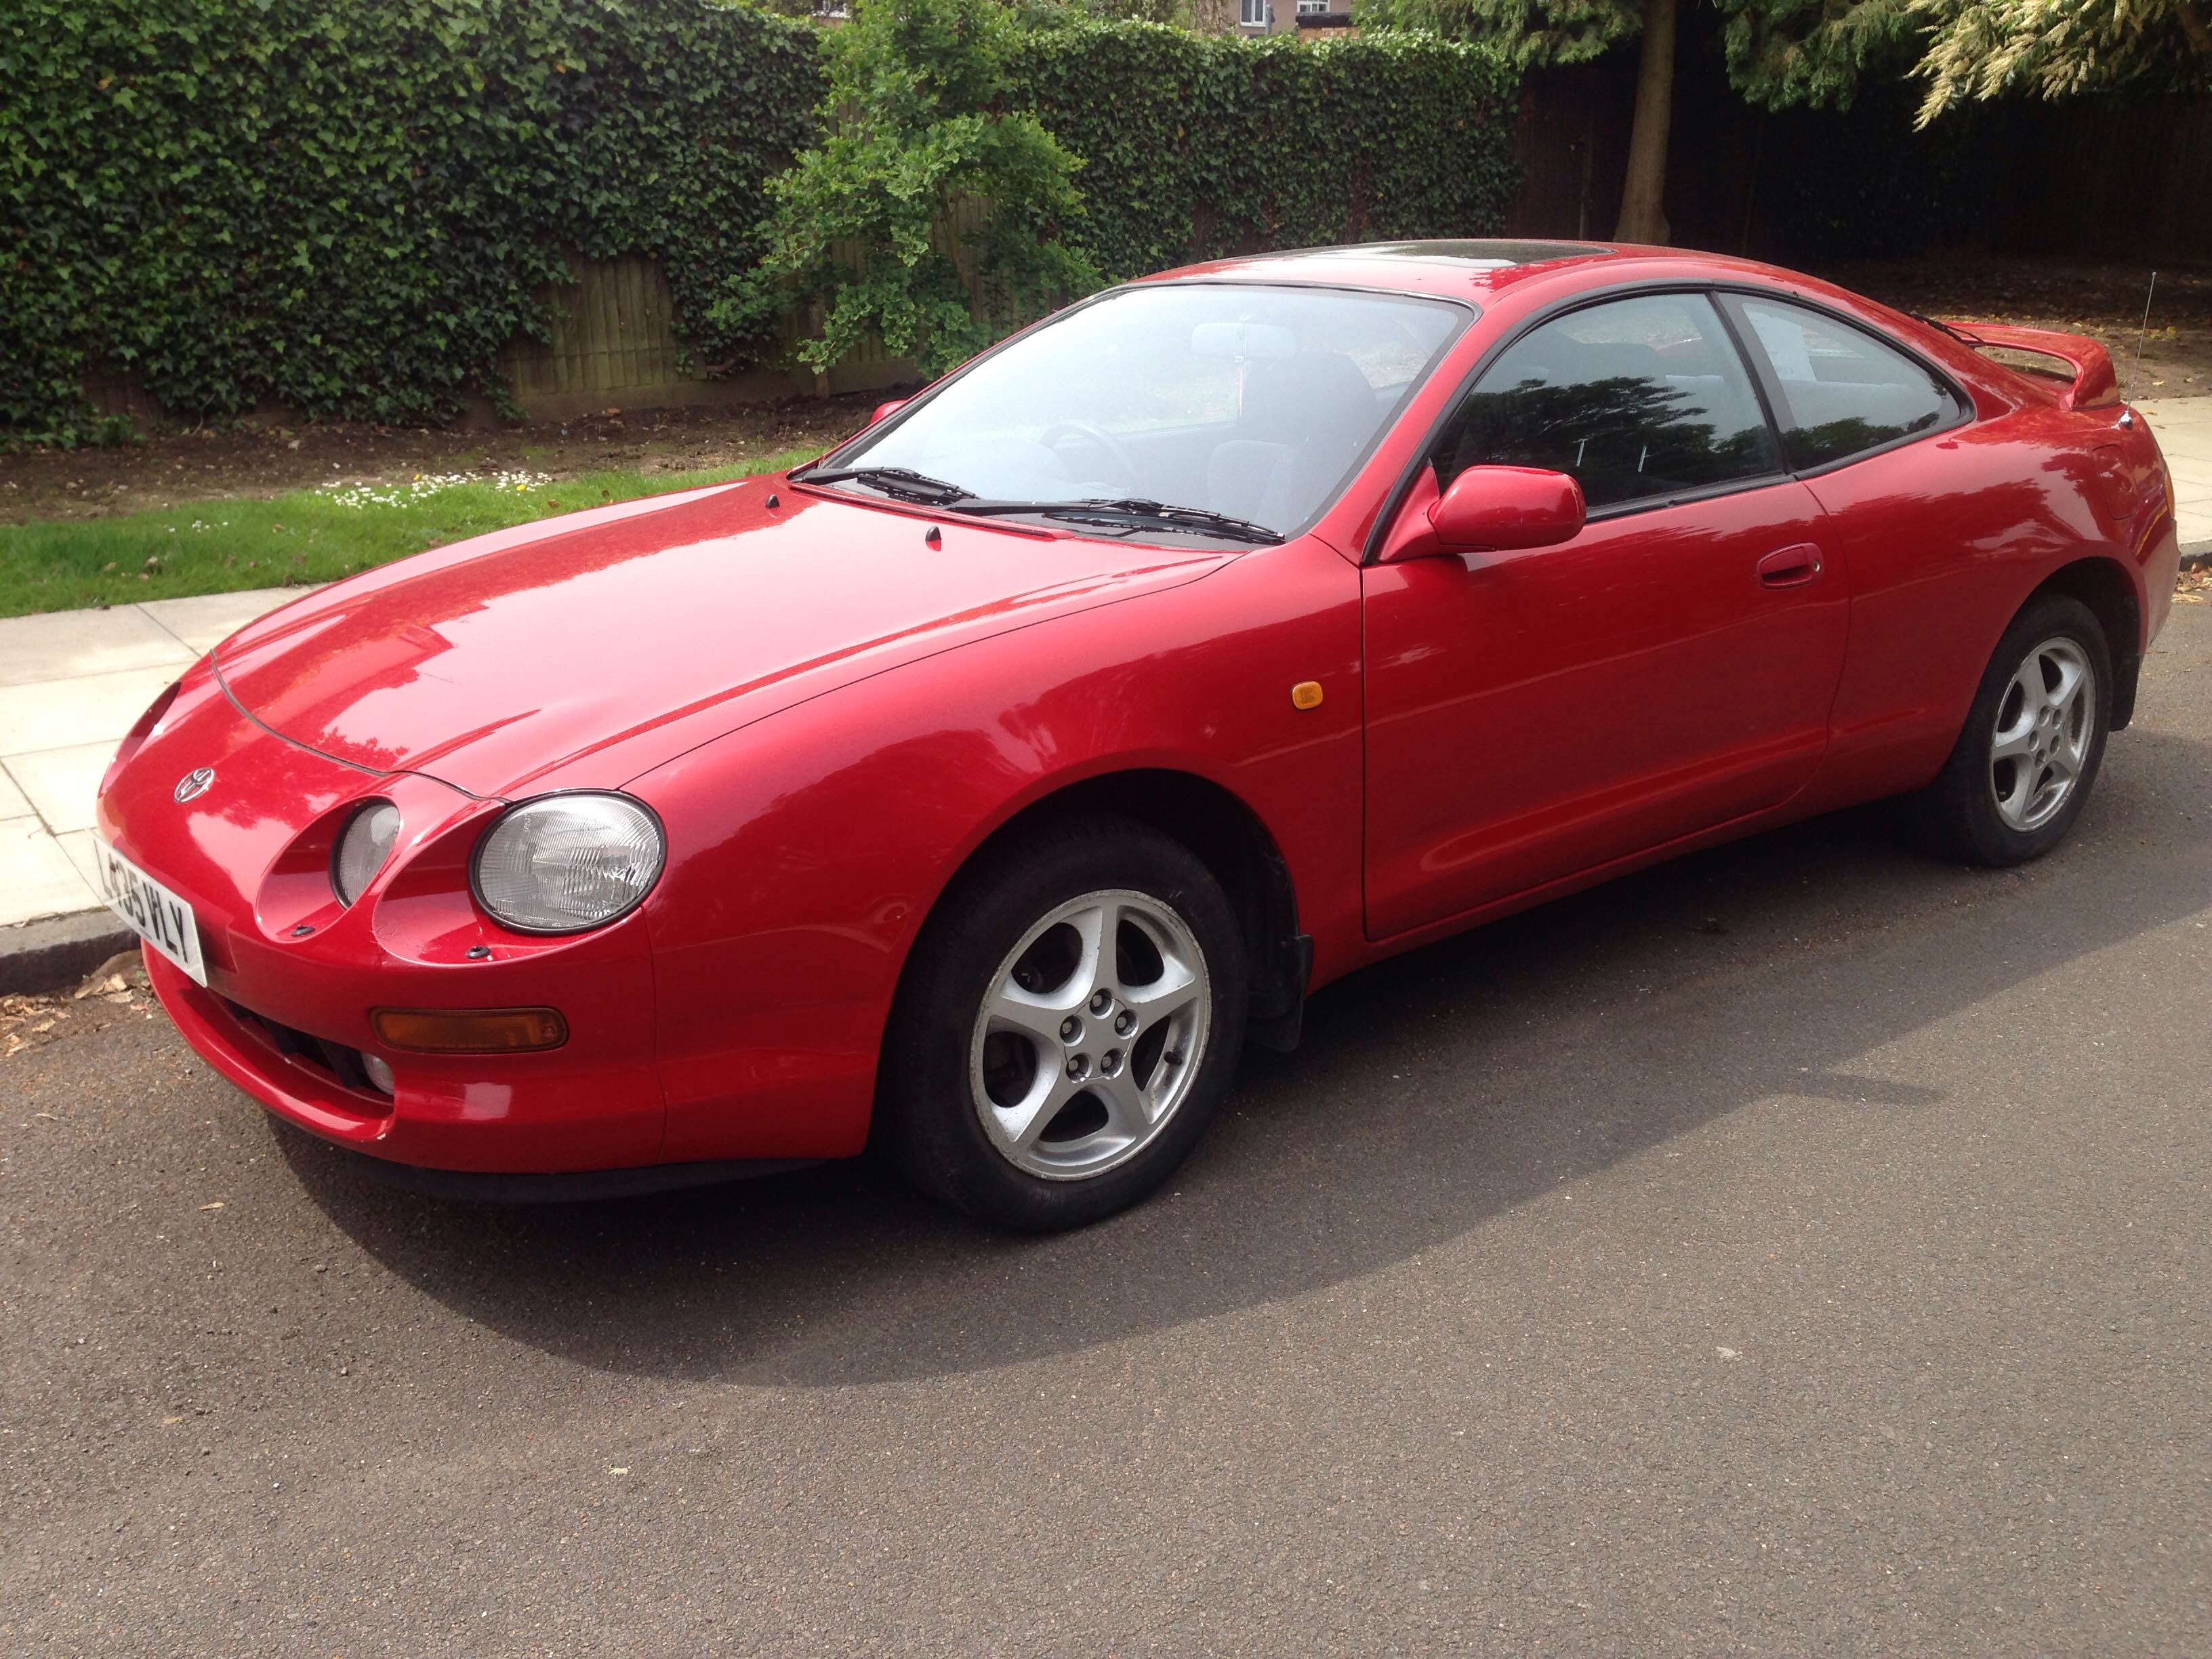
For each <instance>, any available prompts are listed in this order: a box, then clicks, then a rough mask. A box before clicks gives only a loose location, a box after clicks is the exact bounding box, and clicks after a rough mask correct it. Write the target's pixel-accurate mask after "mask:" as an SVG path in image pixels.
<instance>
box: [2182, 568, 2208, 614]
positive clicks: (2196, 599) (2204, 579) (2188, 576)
mask: <svg viewBox="0 0 2212 1659" xmlns="http://www.w3.org/2000/svg"><path fill="white" fill-rule="evenodd" d="M2173 598H2174V602H2175V603H2176V604H2179V605H2203V604H2204V603H2205V602H2206V601H2207V600H2212V564H2197V565H2188V566H2185V567H2184V568H2183V569H2182V572H2181V574H2180V575H2179V577H2178V578H2177V579H2176V580H2175V581H2174V584H2173Z"/></svg>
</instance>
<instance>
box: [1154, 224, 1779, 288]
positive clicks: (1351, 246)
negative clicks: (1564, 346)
mask: <svg viewBox="0 0 2212 1659" xmlns="http://www.w3.org/2000/svg"><path fill="white" fill-rule="evenodd" d="M1644 276H1649V277H1667V278H1674V279H1680V278H1685V277H1687V278H1691V279H1698V278H1724V277H1729V276H1736V277H1741V276H1754V277H1764V278H1766V279H1768V280H1773V279H1777V278H1779V279H1781V280H1783V281H1785V282H1793V283H1802V282H1803V281H1804V280H1805V279H1804V278H1802V277H1801V276H1797V275H1796V273H1794V272H1791V271H1785V270H1779V269H1778V268H1777V267H1775V266H1772V265H1765V264H1756V263H1754V262H1753V261H1751V260H1748V259H1736V258H1729V257H1727V256H1726V255H1722V254H1711V253H1697V252H1691V251H1690V250H1687V249H1685V248H1676V247H1650V246H1643V245H1640V244H1638V243H1632V242H1568V241H1541V240H1512V239H1507V238H1498V239H1489V238H1472V237H1470V238H1461V239H1456V240H1431V241H1401V242H1354V243H1346V244H1345V245H1343V246H1337V247H1308V248H1293V249H1290V250H1287V251H1285V252H1279V253H1255V254H1248V255H1242V256H1238V257H1235V258H1226V259H1209V260H1206V261H1204V262H1202V263H1200V264H1192V265H1183V266H1182V267H1180V268H1178V269H1176V270H1164V271H1162V272H1160V273H1159V274H1158V276H1148V277H1146V278H1145V279H1144V280H1145V281H1146V282H1148V283H1173V282H1223V281H1231V282H1234V281H1244V282H1252V283H1312V284H1316V285H1323V286H1328V287H1331V288H1371V289H1378V290H1382V291H1384V292H1389V293H1395V294H1435V295H1443V296H1445V297H1447V298H1450V299H1462V300H1467V299H1471V300H1474V301H1478V302H1479V301H1481V300H1482V299H1483V298H1485V297H1486V296H1488V295H1495V294H1498V293H1500V292H1502V291H1504V289H1508V288H1511V287H1516V286H1518V285H1520V284H1522V283H1529V282H1532V281H1545V282H1546V285H1547V286H1549V285H1551V281H1550V280H1547V279H1553V280H1557V281H1558V283H1559V286H1563V287H1571V288H1596V287H1603V286H1609V285H1610V284H1612V283H1616V282H1626V281H1630V280H1632V279H1634V278H1637V277H1644Z"/></svg>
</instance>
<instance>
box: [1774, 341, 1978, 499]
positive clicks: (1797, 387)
mask: <svg viewBox="0 0 2212 1659" xmlns="http://www.w3.org/2000/svg"><path fill="white" fill-rule="evenodd" d="M1737 303H1738V304H1740V305H1741V307H1742V308H1743V319H1744V321H1745V322H1747V324H1749V325H1750V329H1749V333H1750V336H1751V337H1752V338H1753V340H1755V341H1756V342H1757V343H1758V349H1759V351H1760V352H1762V353H1763V354H1764V355H1765V358H1766V361H1767V363H1768V365H1769V367H1771V368H1772V369H1773V371H1774V380H1775V381H1776V383H1777V385H1778V386H1779V388H1780V390H1781V393H1782V401H1783V404H1784V408H1782V409H1781V410H1777V411H1776V412H1777V414H1778V415H1779V416H1781V418H1782V423H1783V434H1782V440H1783V443H1784V446H1785V447H1787V449H1788V451H1789V455H1790V465H1791V466H1792V467H1794V468H1796V469H1798V470H1800V471H1802V470H1805V469H1808V468H1811V467H1816V466H1826V465H1829V464H1830V463H1832V462H1835V461H1840V460H1844V459H1848V458H1849V457H1850V456H1853V455H1857V454H1862V453H1864V452H1866V451H1867V450H1869V449H1879V448H1881V447H1882V446H1883V445H1884V444H1892V443H1895V442H1896V441H1898V440H1899V439H1900V438H1905V437H1909V436H1911V435H1912V434H1913V433H1916V432H1926V431H1929V430H1932V429H1933V428H1936V427H1939V426H1942V425H1944V424H1946V423H1947V422H1948V421H1949V420H1950V418H1951V416H1952V415H1953V413H1954V411H1955V408H1956V405H1954V404H1953V402H1952V400H1951V394H1950V392H1948V391H1947V390H1946V389H1945V388H1944V387H1943V386H1942V384H1941V383H1940V382H1938V381H1937V380H1936V377H1935V376H1934V375H1932V374H1929V372H1928V371H1927V370H1926V369H1924V368H1921V366H1920V365H1919V364H1918V363H1917V362H1913V361H1912V359H1911V358H1910V357H1908V356H1905V354H1904V353H1903V352H1901V351H1899V350H1897V349H1894V348H1893V347H1890V346H1887V345H1884V344H1882V343H1881V342H1880V341H1878V340H1876V339H1875V338H1874V337H1873V336H1871V335H1869V334H1863V333H1861V332H1860V331H1858V330H1857V329H1855V328H1851V327H1850V326H1848V325H1844V324H1842V323H1838V322H1832V321H1831V320H1830V319H1827V318H1826V317H1823V316H1822V315H1821V314H1820V313H1819V312H1817V311H1808V310H1806V309H1805V308H1804V307H1802V306H1793V305H1785V304H1783V303H1781V302H1780V301H1772V300H1741V301H1738V302H1737Z"/></svg>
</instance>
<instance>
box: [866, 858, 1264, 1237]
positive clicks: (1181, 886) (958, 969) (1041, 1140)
mask: <svg viewBox="0 0 2212 1659" xmlns="http://www.w3.org/2000/svg"><path fill="white" fill-rule="evenodd" d="M1245 986H1246V981H1245V963H1244V948H1243V939H1242V937H1241V935H1240V933H1239V931H1238V929H1237V924H1236V920H1235V917H1234V915H1233V913H1232V911H1231V908H1230V905H1229V902H1228V900H1227V898H1226V897H1225V896H1224V894H1223V893H1222V891H1221V888H1220V886H1219V884H1218V883H1217V882H1216V881H1215V880H1214V879H1213V877H1212V874H1211V873H1210V872H1208V871H1207V870H1206V866H1205V865H1204V864H1202V863H1201V862H1200V860H1198V859H1197V858H1196V857H1195V856H1194V854H1192V853H1191V852H1190V851H1189V850H1188V848H1184V847H1183V846H1182V844H1181V843H1179V842H1175V841H1173V840H1170V838H1169V837H1167V836H1163V835H1161V834H1159V833H1158V831H1156V830H1153V829H1149V828H1147V827H1146V826H1144V825H1141V824H1138V823H1132V822H1129V821H1127V820H1125V819H1120V818H1109V819H1106V820H1103V821H1092V822H1090V823H1082V824H1075V823H1069V824H1063V825H1058V826H1054V828H1052V829H1048V830H1046V831H1044V832H1042V833H1040V834H1038V835H1036V836H1032V837H1030V839H1028V840H1026V841H1024V842H1021V843H1019V844H1018V846H1016V847H1015V848H1013V849H1012V851H1011V853H1010V854H1007V855H1006V857H1004V858H995V857H994V858H989V859H987V860H979V861H978V862H977V864H976V865H975V866H971V868H970V869H969V870H968V871H965V872H963V873H962V875H961V877H960V878H958V879H957V880H956V881H955V882H954V884H952V886H951V888H950V889H948V890H947V891H946V894H945V898H944V900H943V901H942V902H940V903H939V906H938V908H937V910H936V911H935V912H934V913H933V915H932V916H931V919H930V921H929V923H928V925H927V927H925V928H924V929H923V932H922V935H921V939H919V940H917V941H916V943H915V957H914V960H913V963H912V964H911V965H910V967H909V969H908V975H907V978H906V981H905V982H903V983H902V986H901V987H900V991H899V996H898V1000H897V1003H896V1006H895V1007H894V1009H893V1012H892V1016H891V1023H890V1029H889V1030H888V1031H887V1032H886V1034H885V1040H884V1055H883V1063H882V1069H881V1073H880V1080H879V1083H878V1090H877V1103H876V1132H875V1139H876V1141H877V1144H878V1146H880V1147H881V1148H882V1149H883V1150H884V1152H886V1153H888V1154H889V1155H890V1158H892V1160H893V1161H894V1162H895V1163H896V1164H897V1165H898V1166H899V1167H900V1168H901V1169H902V1170H903V1171H904V1172H905V1173H906V1174H907V1175H908V1177H909V1178H911V1179H912V1180H913V1181H914V1182H915V1183H916V1184H917V1185H919V1186H921V1188H924V1189H925V1190H926V1191H928V1192H930V1193H933V1194H935V1195H936V1196H938V1197H939V1198H941V1199H943V1200H945V1201H946V1202H948V1203H950V1204H952V1205H954V1206H957V1207H958V1208H960V1209H962V1210H964V1211H966V1212H968V1213H969V1214H970V1215H973V1216H975V1217H976V1218H979V1219H981V1220H985V1221H988V1222H992V1223H994V1224H996V1225H1002V1226H1008V1227H1016V1228H1022V1229H1025V1230H1030V1231H1054V1230H1057V1229H1060V1228H1066V1227H1077V1226H1081V1225H1085V1224H1086V1223H1088V1222H1091V1221H1096V1220H1098V1219H1100V1218H1103V1217H1105V1216H1108V1215H1110V1214H1112V1213H1113V1212H1115V1211H1117V1210H1120V1209H1121V1208H1123V1207H1125V1206H1127V1205H1129V1204H1132V1203H1134V1202H1135V1201H1136V1200H1138V1199H1139V1198H1142V1197H1143V1196H1144V1195H1145V1194H1147V1193H1149V1192H1151V1191H1152V1189H1153V1188H1155V1187H1157V1186H1158V1185H1159V1183H1160V1182H1162V1181H1164V1179H1166V1177H1167V1176H1168V1175H1169V1173H1170V1171H1172V1170H1174V1168H1175V1167H1176V1164H1179V1163H1181V1162H1182V1158H1183V1157H1184V1155H1185V1154H1186V1153H1187V1152H1189V1150H1190V1148H1191V1146H1193V1145H1194V1143H1195V1142H1196V1141H1197V1139H1198V1137H1199V1135H1200V1133H1202V1132H1203V1131H1204V1129H1205V1127H1206V1121H1207V1120H1208V1119H1210V1118H1211V1117H1212V1114H1213V1112H1214V1110H1215V1109H1216V1108H1217V1107H1218V1105H1219V1103H1220V1101H1221V1097H1223V1095H1224V1094H1225V1093H1226V1091H1227V1090H1228V1086H1229V1082H1230V1079H1231V1074H1232V1073H1234V1071H1235V1069H1236V1065H1237V1052H1238V1050H1239V1048H1241V1047H1242V1046H1243V1030H1244V1005H1245V994H1246V989H1245Z"/></svg>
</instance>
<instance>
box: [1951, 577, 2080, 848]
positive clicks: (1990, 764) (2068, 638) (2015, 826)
mask: <svg viewBox="0 0 2212 1659" xmlns="http://www.w3.org/2000/svg"><path fill="white" fill-rule="evenodd" d="M2111 716H2112V651H2111V648H2110V646H2109V644H2108V642H2107V641H2106V638H2105V630H2104V629H2103V627H2102V626H2101V625H2100V623H2098V621H2097V618H2096V617H2095V616H2094V614H2093V613H2092V612H2091V611H2090V610H2089V608H2088V607H2087V605H2083V604H2081V602H2080V601H2079V600H2078V599H2069V598H2067V597H2065V596H2064V595H2063V594H2056V593H2054V594H2047V595H2045V596H2044V597H2043V598H2041V599H2036V600H2033V601H2032V602H2030V604H2029V605H2027V607H2026V608H2025V609H2024V610H2022V611H2021V614H2020V615H2019V616H2018V617H2015V619H2014V621H2013V624H2012V626H2011V627H2010V628H2008V629H2006V630H2005V636H2004V638H2003V639H2002V641H1999V642H1998V645H1997V649H1996V655H1995V656H1993V657H1992V658H1991V659H1990V665H1989V668H1988V670H1987V671H1986V672H1984V674H1983V676H1982V684H1981V687H1980V689H1979V690H1978V691H1977V693H1976V694H1975V697H1974V705H1973V708H1972V712H1971V713H1969V714H1968V715H1967V716H1966V729H1965V730H1964V731H1963V732H1960V734H1959V742H1958V746H1957V747H1956V748H1954V750H1952V751H1951V757H1950V759H1949V760H1948V761H1947V762H1946V763H1944V767H1943V770H1942V773H1941V774H1939V775H1938V776H1937V777H1936V781H1935V782H1934V783H1932V784H1930V785H1929V787H1927V788H1926V789H1925V790H1924V791H1923V792H1922V793H1921V796H1920V803H1919V805H1920V816H1921V821H1922V823H1923V825H1924V826H1925V827H1926V829H1928V831H1929V836H1930V838H1931V839H1932V840H1933V841H1934V842H1936V845H1937V846H1938V847H1939V848H1941V849H1942V851H1944V852H1946V853H1948V854H1952V855H1953V856H1954V857H1959V858H1963V859H1966V860H1970V861H1972V862H1973V863H1977V864H1986V865H1990V866H2006V865H2012V864H2022V863H2025V862H2027V860H2030V859H2034V858H2040V857H2041V856H2042V855H2043V854H2045V853H2047V852H2049V851H2050V850H2051V848H2053V847H2056V846H2057V844H2058V843H2059V842H2060V841H2061V840H2063V838H2064V836H2065V835H2066V832H2067V831H2068V830H2069V829H2072V828H2073V827H2074V820H2075V818H2077V817H2080V816H2081V808H2082V805H2083V803H2084V802H2085V801H2086V800H2087V799H2088V794H2089V790H2090V787H2091V786H2092V785H2093V784H2094V783H2095V781H2096V778H2097V769H2098V767H2099V765H2100V763H2102V761H2103V759H2104V753H2105V734H2106V729H2107V727H2108V726H2109V724H2110V720H2111Z"/></svg>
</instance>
